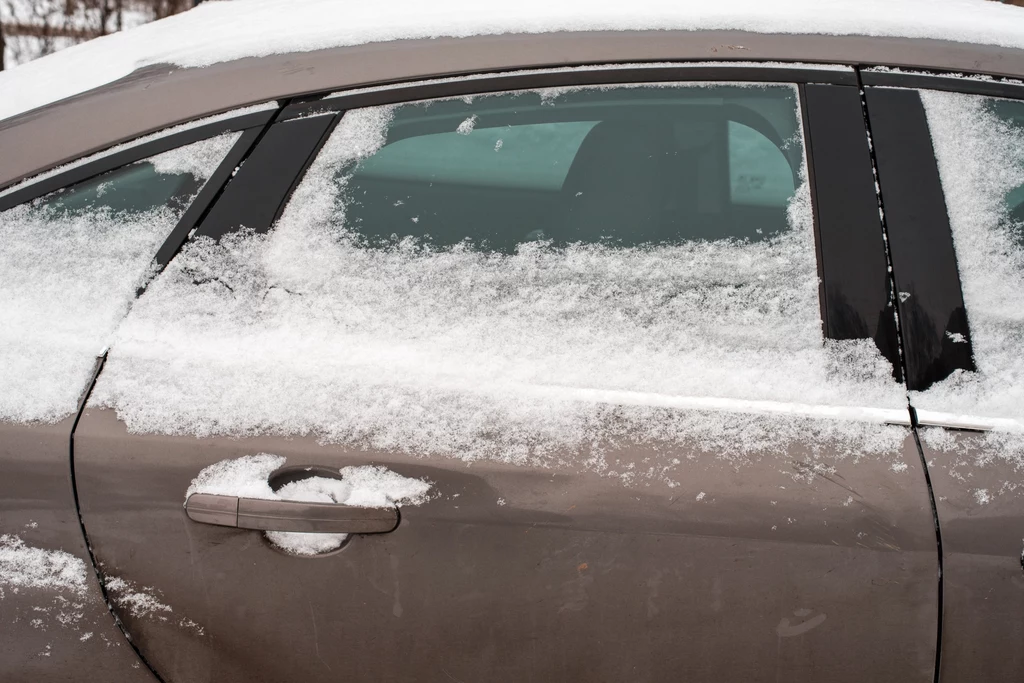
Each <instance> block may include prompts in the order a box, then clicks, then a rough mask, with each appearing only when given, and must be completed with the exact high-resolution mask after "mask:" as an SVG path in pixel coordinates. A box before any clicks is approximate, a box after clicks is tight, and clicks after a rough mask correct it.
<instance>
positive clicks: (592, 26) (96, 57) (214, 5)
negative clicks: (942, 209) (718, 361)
mask: <svg viewBox="0 0 1024 683" xmlns="http://www.w3.org/2000/svg"><path fill="white" fill-rule="evenodd" d="M1022 27H1024V13H1022V12H1020V11H1019V10H1018V9H1017V8H1014V7H1010V6H1006V5H1002V4H1000V3H995V2H987V1H986V0H901V1H900V2H898V3H896V2H892V0H776V1H775V2H771V3H765V2H763V1H761V0H716V1H715V2H686V3H681V2H667V1H666V0H636V1H634V2H630V3H617V2H607V1H596V2H595V1H590V2H587V3H582V2H573V1H563V2H551V1H550V0H521V1H520V2H517V3H515V4H514V5H508V4H505V5H495V4H492V3H481V2H471V1H470V0H437V1H435V2H429V3H424V2H421V1H419V0H391V2H388V3H366V2H344V3H342V2H336V1H335V0H288V1H287V2H285V1H283V0H244V1H241V2H208V3H203V4H201V5H200V6H199V7H197V8H196V9H193V10H191V11H189V12H185V13H183V14H179V15H176V16H173V17H169V18H167V19H164V20H161V21H157V22H154V23H152V24H146V25H144V26H140V27H138V28H134V29H132V30H129V31H124V32H121V33H117V34H114V35H111V36H106V37H103V38H99V39H96V40H93V41H89V42H87V43H83V44H81V45H77V46H75V47H72V48H69V49H67V50H63V51H61V52H58V53H56V54H55V55H51V56H48V57H45V58H43V59H40V60H37V61H34V62H30V63H28V64H25V65H22V66H19V67H17V68H15V69H12V70H10V71H9V72H4V73H2V74H0V119H4V118H8V117H11V116H15V115H16V114H19V113H21V112H25V111H28V110H30V109H34V108H36V107H39V106H42V105H44V104H48V103H50V102H56V101H57V100H60V99H63V98H66V97H70V96H72V95H75V94H78V93H82V92H85V91H87V90H90V89H92V88H95V87H98V86H101V85H103V84H106V83H110V82H112V81H115V80H117V79H119V78H123V77H124V76H127V75H128V74H130V73H132V72H133V71H135V70H136V69H139V68H141V67H144V66H148V65H153V64H176V65H179V66H185V67H199V66H207V65H210V64H214V63H217V62H224V61H229V60H234V59H241V58H244V57H254V56H264V55H270V54H281V53H288V52H308V51H312V50H320V49H326V48H332V47H339V46H348V45H361V44H366V43H373V42H381V41H391V40H401V39H416V38H438V37H465V36H472V35H500V34H507V33H547V32H555V31H607V30H699V29H718V30H741V31H753V32H758V33H783V34H787V33H788V34H807V33H820V34H830V35H868V36H900V37H911V38H936V39H945V40H953V41H959V42H976V43H983V44H990V45H1001V46H1004V47H1015V48H1020V47H1024V30H1022Z"/></svg>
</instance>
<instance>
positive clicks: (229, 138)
mask: <svg viewBox="0 0 1024 683" xmlns="http://www.w3.org/2000/svg"><path fill="white" fill-rule="evenodd" d="M238 135H239V134H237V133H231V134H227V135H222V136H219V137H216V138H211V139H209V140H205V141H202V142H197V143H194V144H192V145H188V146H187V147H183V148H180V149H177V150H172V151H169V152H166V153H164V154H161V155H159V156H157V157H154V158H153V159H151V160H149V161H150V162H151V163H152V164H153V165H154V166H158V167H160V168H161V169H163V170H164V171H165V172H167V173H190V174H192V175H193V177H194V178H195V179H196V180H197V181H205V180H206V179H208V178H209V176H210V175H211V174H212V173H213V171H214V170H215V169H216V167H217V165H218V164H219V162H220V159H221V158H223V155H224V154H225V153H226V152H227V150H228V148H229V147H230V145H231V144H232V143H233V141H234V140H236V139H237V137H238ZM144 163H146V162H140V164H139V165H140V166H141V165H142V164H144ZM101 180H102V179H99V180H93V181H86V183H85V185H86V186H88V185H89V184H90V183H92V184H95V185H96V186H95V188H94V189H93V190H83V192H92V193H93V194H92V196H94V197H95V198H96V200H95V206H93V207H91V208H88V209H82V210H72V211H63V210H61V209H60V207H59V200H60V195H59V194H56V193H55V194H54V195H49V196H48V197H44V198H42V199H39V200H36V201H34V202H30V203H29V204H23V205H21V206H16V207H14V208H12V209H9V210H7V211H4V212H3V213H0V243H2V244H3V249H0V301H2V302H3V305H2V306H0V365H2V367H3V371H2V372H0V419H4V420H13V421H19V422H27V421H34V420H41V421H47V422H56V421H58V420H60V419H62V418H63V417H65V416H67V415H69V414H71V413H73V412H74V411H75V410H76V409H77V405H78V400H79V397H80V396H81V394H82V392H83V391H84V389H85V388H86V386H87V384H88V382H89V380H90V378H91V376H92V370H93V365H94V363H95V359H96V357H97V356H99V355H100V354H101V353H102V352H103V349H104V348H105V347H106V346H107V344H108V342H109V337H110V334H111V333H112V332H113V331H114V329H115V328H116V326H117V323H118V322H119V321H120V320H121V318H123V317H124V315H125V313H127V311H128V308H129V306H130V304H131V302H132V299H134V297H135V291H136V289H137V288H138V287H139V286H140V285H142V284H144V283H145V282H146V280H147V279H148V278H149V277H150V264H151V262H152V259H153V255H154V254H155V253H156V251H157V249H158V248H159V246H160V245H161V244H162V243H163V240H164V239H165V238H166V237H167V234H168V233H169V232H170V231H171V229H172V228H173V227H174V225H175V223H177V221H178V219H179V218H181V214H182V213H183V212H184V208H183V206H187V203H188V201H190V198H188V197H181V198H179V199H182V200H185V201H184V202H183V206H179V207H178V208H172V207H169V206H159V207H155V208H152V209H149V210H145V211H141V212H127V211H122V212H115V211H112V210H110V208H109V207H105V206H103V202H104V199H103V194H104V193H106V192H110V193H116V192H117V182H116V181H114V182H112V183H103V184H97V183H100V181H101ZM109 186H112V187H109ZM196 191H198V189H197V190H196ZM51 200H56V204H57V206H54V205H51Z"/></svg>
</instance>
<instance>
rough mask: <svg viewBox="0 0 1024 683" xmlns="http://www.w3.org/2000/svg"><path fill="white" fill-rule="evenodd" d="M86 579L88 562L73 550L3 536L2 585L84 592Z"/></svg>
mask: <svg viewBox="0 0 1024 683" xmlns="http://www.w3.org/2000/svg"><path fill="white" fill-rule="evenodd" d="M85 581H86V573H85V562H83V561H82V560H81V559H79V558H77V557H75V556H74V555H72V554H71V553H68V552H65V551H63V550H44V549H43V548H35V547H32V546H30V545H26V543H25V542H24V541H23V540H21V539H20V538H19V537H18V536H16V535H14V534H3V535H0V588H13V589H15V590H19V589H22V588H40V589H44V590H56V591H67V592H70V593H73V594H77V595H84V593H85V590H86V584H85ZM0 594H2V591H0Z"/></svg>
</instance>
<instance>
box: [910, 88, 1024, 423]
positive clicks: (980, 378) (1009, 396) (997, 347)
mask: <svg viewBox="0 0 1024 683" xmlns="http://www.w3.org/2000/svg"><path fill="white" fill-rule="evenodd" d="M921 99H922V101H923V103H924V106H925V112H926V114H927V117H928V125H929V128H930V130H931V135H932V146H933V147H934V150H935V157H936V160H937V162H938V167H939V175H940V177H941V179H942V186H943V191H944V193H945V199H946V207H947V209H948V211H949V218H950V228H951V229H952V232H953V245H954V248H955V250H956V257H957V266H958V268H959V271H960V280H961V286H962V288H963V295H964V304H965V305H966V307H967V319H968V323H969V325H970V330H971V342H972V345H973V348H974V361H975V365H976V367H977V369H978V371H977V372H973V373H972V372H964V371H959V372H957V373H955V374H954V375H953V376H951V377H950V378H949V379H947V380H945V381H944V382H941V383H939V384H938V385H936V386H934V387H932V388H931V389H929V390H928V391H927V392H924V393H923V394H922V395H919V396H917V397H915V402H916V404H917V405H919V406H920V407H923V408H929V409H933V410H940V411H945V412H955V413H960V414H968V415H977V416H983V417H996V418H1009V419H1011V420H1015V421H1017V422H1018V423H1019V424H1020V425H1022V427H1021V428H1022V429H1024V408H1022V407H1024V400H1022V399H1024V395H1022V390H1021V387H1022V386H1024V295H1022V294H1021V293H1022V292H1024V102H1019V101H1015V100H1003V99H995V98H989V97H981V96H976V95H966V94H960V93H946V92H933V91H922V92H921ZM951 341H953V342H954V343H955V342H957V341H958V340H955V339H954V340H951Z"/></svg>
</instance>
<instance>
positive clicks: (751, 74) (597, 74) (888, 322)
mask: <svg viewBox="0 0 1024 683" xmlns="http://www.w3.org/2000/svg"><path fill="white" fill-rule="evenodd" d="M644 82H649V83H665V82H675V83H680V84H685V83H687V82H702V83H707V82H714V83H721V84H729V83H765V84H769V83H777V84H785V85H792V86H796V89H797V95H798V102H799V106H800V111H801V116H802V121H801V123H802V126H803V130H804V139H803V141H802V144H803V146H804V154H805V158H806V160H807V165H808V168H807V171H808V178H809V182H810V185H811V193H812V210H813V221H814V241H815V244H814V248H815V256H816V261H817V268H818V276H819V279H820V281H821V286H820V288H819V306H820V312H821V321H822V336H823V338H824V339H847V338H850V337H849V333H848V331H844V329H843V328H842V326H840V325H837V324H834V323H833V324H830V320H831V319H832V318H834V317H835V315H834V314H833V313H834V311H833V308H834V306H831V305H830V303H829V297H828V296H827V295H826V291H825V290H826V286H825V283H826V277H825V276H826V275H827V274H828V273H830V272H831V269H829V268H828V263H827V262H828V261H829V259H830V258H845V257H846V256H848V255H846V254H843V253H840V252H839V251H837V250H836V249H834V248H823V246H822V242H823V241H822V230H823V229H824V230H825V231H827V232H828V231H831V232H830V234H831V233H832V232H835V231H837V230H840V229H842V227H843V226H838V225H835V226H824V228H823V226H822V225H821V214H822V213H823V212H822V206H821V202H823V201H824V202H828V201H830V199H829V195H828V194H827V193H822V192H819V191H818V188H817V187H816V186H815V182H816V178H815V175H814V158H813V156H814V148H815V147H816V146H817V147H819V153H820V150H821V149H834V147H835V145H834V144H832V145H830V144H829V140H828V139H827V138H828V136H829V135H831V134H832V133H829V132H824V131H821V130H819V132H818V137H817V138H813V139H812V136H811V131H810V127H811V126H810V124H809V119H808V111H807V110H808V105H807V92H806V89H807V88H808V87H813V86H818V85H822V86H843V89H844V90H846V91H847V93H851V92H852V93H853V98H852V103H853V104H852V105H851V106H853V108H854V110H855V111H854V114H855V117H854V118H855V119H856V122H857V127H856V128H857V129H856V130H852V131H848V130H846V129H845V128H844V129H842V130H841V132H840V133H839V134H840V135H849V136H852V137H855V138H856V139H860V140H863V141H864V149H863V150H862V151H863V155H862V156H863V162H864V163H863V164H861V165H858V166H857V169H856V173H860V174H863V175H864V177H863V178H860V180H861V181H862V183H861V184H866V186H867V187H868V188H869V190H870V191H869V192H868V194H869V195H870V196H867V198H866V199H864V197H861V199H864V201H866V202H867V203H868V204H869V206H868V211H869V212H870V214H871V216H872V217H873V220H874V222H873V223H872V225H874V226H875V227H876V228H877V234H874V233H872V234H867V233H865V235H864V237H862V238H861V246H862V247H863V248H864V249H866V250H870V249H875V250H877V254H876V256H877V258H876V259H875V260H876V261H877V263H878V264H880V267H881V268H882V271H880V272H879V273H872V274H871V276H877V277H876V278H875V279H885V280H886V281H887V278H888V275H887V273H886V272H884V271H885V269H886V267H887V266H886V256H885V246H884V241H883V237H882V230H881V224H880V220H879V219H878V214H877V211H878V208H877V197H876V195H875V193H874V177H873V174H872V172H871V165H870V152H869V149H868V146H867V134H866V129H865V127H864V122H863V114H862V111H861V108H860V100H859V96H858V95H857V90H856V88H857V73H856V70H855V67H845V66H841V67H840V68H838V69H828V68H820V69H812V68H800V67H799V66H794V67H785V66H777V67H776V66H764V67H762V66H749V65H747V66H727V65H726V66H717V65H716V66H679V67H664V66H649V67H637V66H635V65H630V66H628V67H625V68H616V67H615V66H609V67H608V68H594V69H592V70H590V69H587V70H578V69H577V70H561V71H556V72H550V71H548V72H545V71H543V70H542V69H538V70H532V71H530V72H522V71H517V72H514V73H511V74H498V75H494V76H484V77H474V78H469V79H466V80H461V81H457V80H446V81H443V82H429V81H428V82H424V81H423V79H417V80H416V81H414V82H409V83H403V84H401V85H399V86H397V87H392V86H389V85H388V84H380V85H379V86H376V87H378V88H379V89H364V90H360V91H358V92H354V93H352V94H349V95H335V96H333V97H331V98H330V99H329V100H324V99H311V98H306V99H305V100H302V101H293V102H292V103H291V104H290V105H288V106H286V107H285V108H284V109H283V110H282V111H281V115H280V116H279V117H278V118H277V120H276V121H275V123H274V124H273V125H274V126H287V125H288V123H289V122H292V121H296V120H299V119H305V118H310V117H315V116H323V115H334V119H333V122H332V123H331V125H330V126H328V128H327V130H326V133H325V134H324V136H323V137H319V138H316V137H315V136H314V138H311V139H310V140H308V141H305V142H302V143H299V142H298V140H297V139H296V147H298V146H301V147H303V149H293V150H292V152H291V153H293V154H295V155H298V156H302V157H304V158H305V163H304V164H303V165H302V168H301V170H300V171H299V173H298V174H297V175H296V177H295V178H294V179H292V181H291V182H290V183H288V184H284V183H282V185H281V190H280V195H279V196H277V197H262V198H261V201H265V202H267V203H268V204H272V205H274V206H276V207H277V211H276V212H275V213H274V214H273V220H272V221H270V222H266V221H261V223H260V225H246V227H247V228H249V229H253V230H255V231H256V232H267V231H269V230H270V229H271V227H272V225H273V222H274V221H276V219H277V218H278V217H279V216H280V213H281V211H282V210H283V208H284V207H285V206H286V205H287V203H288V201H289V200H290V199H291V194H292V192H293V191H294V189H295V188H296V187H297V186H298V184H299V183H300V182H301V181H302V176H303V175H304V173H305V170H306V168H308V166H309V164H310V163H311V162H312V160H313V159H314V158H315V156H316V155H317V154H318V153H319V150H320V147H321V146H322V145H323V144H324V141H325V140H326V139H327V137H329V136H330V133H331V132H332V130H333V127H334V125H336V124H337V122H338V121H339V120H340V119H341V117H342V115H343V114H344V113H345V112H346V111H348V110H349V109H358V108H363V107H370V106H380V105H386V104H402V103H409V102H415V101H421V100H427V99H442V98H446V97H458V96H462V95H480V94H486V93H488V92H501V91H508V90H528V89H536V88H541V87H555V86H565V87H571V86H587V85H615V84H626V83H644ZM324 96H325V95H324V94H321V95H318V96H317V97H324ZM819 128H820V127H819ZM253 159H254V160H255V157H253ZM833 166H835V164H833ZM267 172H269V170H267V169H258V168H256V167H251V168H244V169H242V170H241V171H240V172H239V176H238V178H237V179H236V181H235V184H234V185H233V186H232V187H231V188H229V190H228V192H230V193H231V194H232V196H231V197H230V198H229V197H228V196H225V197H224V199H223V200H222V201H224V200H229V203H230V202H237V201H240V200H241V199H240V197H244V196H245V195H247V194H251V193H249V192H247V190H246V186H247V185H248V184H249V182H250V181H249V179H248V177H249V176H250V175H252V176H259V175H260V174H261V173H262V174H266V173H267ZM842 172H843V173H846V174H847V176H848V175H849V174H851V173H854V172H855V171H854V170H849V169H848V170H846V171H842ZM847 179H849V178H847ZM285 185H287V187H285ZM235 195H239V196H238V197H236V196H235ZM832 196H834V193H833V194H832ZM824 213H825V214H826V215H828V216H830V217H834V216H835V215H837V211H836V210H833V211H831V212H829V211H825V212H824ZM267 215H268V216H269V215H270V214H269V212H268V214H267ZM223 228H224V226H221V225H211V226H207V225H201V226H200V228H199V233H200V234H206V233H209V235H210V236H212V237H214V238H219V237H220V236H221V235H222V234H223V233H224V229H223ZM868 233H870V231H868ZM867 277H869V276H868V275H867V274H865V275H864V276H863V278H867ZM832 280H836V278H835V277H833V278H832ZM834 284H835V285H837V286H840V285H841V286H840V288H839V290H837V291H840V290H842V288H843V287H845V288H846V290H845V291H846V293H849V292H850V291H851V290H852V289H858V290H859V289H865V288H867V285H866V284H865V280H864V279H861V280H857V279H856V278H852V279H851V278H850V277H847V279H846V280H842V281H836V282H835V283H834ZM886 293H888V292H886ZM885 303H886V302H885V301H884V300H883V301H882V302H881V304H880V307H879V308H881V309H885V310H884V313H883V314H882V315H881V316H879V315H878V313H877V311H875V312H874V313H875V315H874V317H872V316H868V315H866V311H860V310H858V311H857V312H858V313H860V314H862V315H861V316H860V317H862V319H863V321H864V326H865V328H867V329H870V330H873V331H874V332H875V334H874V341H875V342H876V343H877V344H878V345H879V348H880V350H881V352H882V353H883V355H885V356H886V357H887V358H888V359H889V360H890V361H891V362H892V363H893V373H894V375H895V377H896V378H897V380H898V381H900V380H902V372H901V367H900V365H899V358H898V351H897V350H896V347H895V313H894V309H893V308H892V306H886V305H885ZM847 309H849V307H847ZM883 328H885V329H883ZM889 328H892V329H889Z"/></svg>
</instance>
